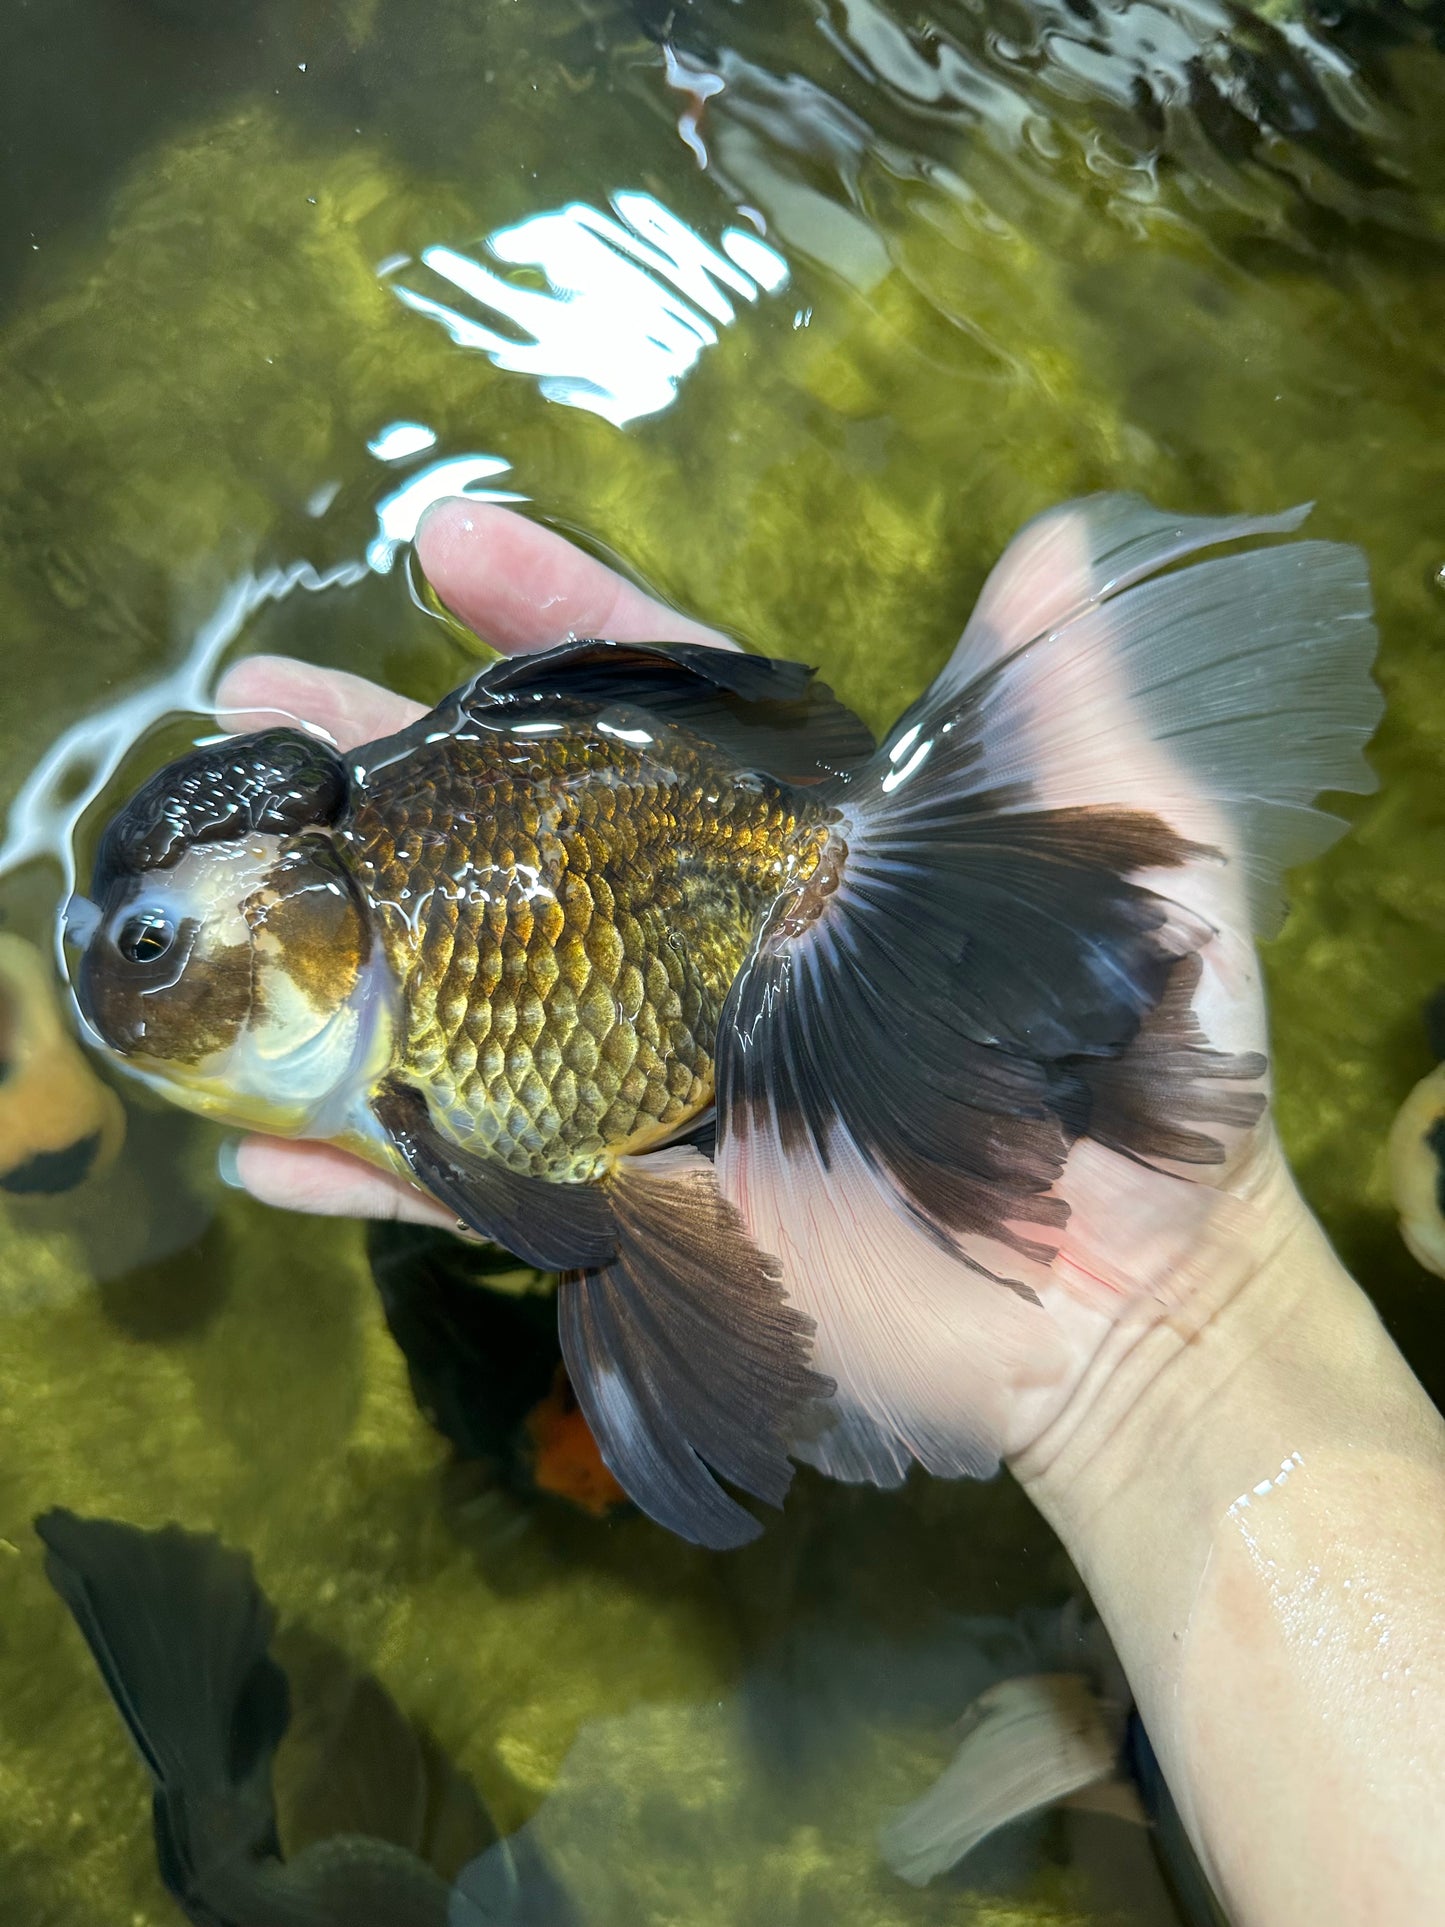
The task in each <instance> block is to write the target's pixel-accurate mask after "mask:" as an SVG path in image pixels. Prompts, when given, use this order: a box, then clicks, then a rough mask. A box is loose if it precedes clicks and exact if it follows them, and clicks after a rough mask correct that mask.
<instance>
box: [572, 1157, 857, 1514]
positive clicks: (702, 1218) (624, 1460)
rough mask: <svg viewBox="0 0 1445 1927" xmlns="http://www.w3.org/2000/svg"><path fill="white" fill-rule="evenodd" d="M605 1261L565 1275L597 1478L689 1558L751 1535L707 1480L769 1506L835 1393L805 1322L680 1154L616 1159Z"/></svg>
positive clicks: (728, 1211)
mask: <svg viewBox="0 0 1445 1927" xmlns="http://www.w3.org/2000/svg"><path fill="white" fill-rule="evenodd" d="M606 1191H607V1197H608V1201H609V1203H610V1206H611V1210H612V1215H613V1219H614V1223H615V1227H616V1239H617V1251H616V1255H615V1257H613V1258H611V1259H610V1261H609V1262H607V1263H605V1264H603V1265H601V1266H599V1267H598V1268H596V1269H594V1270H591V1271H588V1272H585V1273H582V1274H580V1275H577V1276H572V1277H568V1278H567V1279H565V1280H564V1281H563V1284H562V1288H561V1292H560V1295H559V1302H558V1312H559V1320H560V1328H561V1335H562V1353H563V1357H564V1359H565V1361H566V1365H567V1371H568V1375H569V1376H570V1378H571V1380H572V1385H573V1389H574V1390H575V1392H576V1394H577V1399H578V1403H579V1404H580V1405H581V1407H582V1411H583V1414H584V1416H585V1417H586V1420H587V1423H588V1425H589V1426H590V1428H591V1430H592V1433H593V1436H594V1437H595V1438H596V1440H597V1443H598V1446H599V1447H600V1449H601V1452H602V1456H603V1459H604V1460H605V1461H606V1463H607V1466H608V1468H609V1469H610V1470H611V1472H612V1473H613V1474H614V1476H615V1477H616V1478H617V1479H618V1480H619V1481H620V1483H621V1484H622V1485H623V1486H624V1488H625V1489H626V1491H627V1493H628V1495H629V1496H630V1497H631V1498H632V1499H633V1501H634V1502H635V1503H636V1504H637V1505H639V1506H640V1507H641V1508H642V1510H643V1511H644V1512H646V1513H648V1514H649V1516H650V1517H652V1518H653V1519H655V1520H657V1522H658V1523H659V1524H660V1525H664V1526H667V1527H668V1528H669V1529H670V1530H671V1531H673V1532H676V1533H678V1534H679V1535H680V1536H681V1537H682V1538H685V1539H690V1540H693V1541H695V1542H696V1543H698V1544H701V1545H707V1546H715V1547H725V1546H737V1545H742V1544H744V1543H745V1542H746V1541H748V1540H749V1539H753V1538H756V1536H757V1534H758V1532H759V1531H760V1530H761V1528H760V1526H759V1524H758V1522H757V1520H756V1519H754V1518H753V1516H752V1514H751V1513H749V1512H747V1511H745V1510H744V1509H743V1507H742V1506H740V1505H739V1504H738V1503H737V1502H736V1501H735V1500H734V1499H731V1498H730V1497H729V1496H728V1495H727V1494H726V1493H725V1492H724V1491H723V1490H722V1488H721V1487H720V1486H719V1485H718V1483H717V1481H716V1480H715V1479H714V1478H713V1476H712V1473H711V1472H710V1471H709V1470H708V1467H712V1468H713V1470H715V1471H716V1472H717V1473H718V1474H719V1475H720V1476H721V1477H723V1478H725V1479H727V1480H729V1481H730V1482H731V1483H732V1484H734V1485H737V1486H739V1487H741V1488H742V1489H743V1490H744V1491H746V1492H750V1493H752V1494H753V1495H755V1496H756V1497H758V1498H761V1499H765V1500H767V1501H769V1502H770V1503H772V1504H774V1505H777V1504H781V1502H782V1499H783V1497H784V1494H785V1493H786V1492H787V1489H788V1486H789V1484H790V1482H791V1480H792V1471H793V1468H792V1465H791V1463H790V1460H789V1447H790V1446H791V1445H792V1443H793V1442H794V1440H795V1439H796V1438H797V1437H798V1436H799V1434H800V1432H801V1431H802V1430H803V1429H804V1414H805V1411H806V1409H807V1407H808V1406H810V1405H811V1404H812V1403H813V1402H814V1401H815V1400H818V1399H821V1398H824V1397H827V1396H828V1395H830V1394H831V1392H832V1389H833V1387H832V1384H831V1381H829V1380H827V1379H824V1378H821V1377H820V1376H819V1375H818V1374H817V1373H815V1372H814V1371H813V1370H812V1368H811V1365H810V1363H809V1359H810V1355H811V1349H812V1344H811V1341H812V1330H813V1327H812V1321H811V1319H809V1318H807V1317H806V1316H804V1315H803V1314H802V1313H801V1312H799V1311H797V1310H795V1309H794V1308H793V1307H791V1306H790V1305H789V1304H788V1303H787V1302H786V1300H785V1298H784V1294H783V1289H782V1283H781V1276H780V1271H779V1267H778V1264H777V1261H776V1260H775V1259H773V1258H772V1257H770V1256H768V1255H767V1254H766V1253H764V1252H763V1251H761V1250H760V1249H759V1248H758V1247H757V1246H756V1245H755V1244H754V1243H753V1242H752V1241H751V1239H750V1238H749V1237H748V1235H747V1232H746V1231H745V1230H744V1228H743V1224H742V1221H741V1219H740V1218H739V1216H738V1214H737V1212H736V1211H735V1210H734V1209H733V1207H732V1206H731V1205H730V1204H728V1203H727V1201H726V1200H725V1199H724V1198H723V1197H722V1196H721V1194H720V1192H719V1190H718V1187H717V1182H716V1179H715V1177H714V1174H713V1170H712V1167H711V1165H710V1164H709V1163H708V1161H707V1159H706V1158H705V1157H703V1156H702V1155H701V1154H700V1153H699V1152H697V1151H696V1150H693V1149H689V1148H685V1147H676V1148H673V1149H669V1150H665V1151H658V1152H654V1153H652V1154H651V1155H650V1156H648V1157H645V1158H635V1159H634V1158H626V1159H623V1160H622V1162H621V1164H620V1165H619V1167H618V1169H617V1171H616V1173H615V1174H614V1176H613V1177H612V1178H611V1179H610V1180H609V1181H608V1183H607V1186H606Z"/></svg>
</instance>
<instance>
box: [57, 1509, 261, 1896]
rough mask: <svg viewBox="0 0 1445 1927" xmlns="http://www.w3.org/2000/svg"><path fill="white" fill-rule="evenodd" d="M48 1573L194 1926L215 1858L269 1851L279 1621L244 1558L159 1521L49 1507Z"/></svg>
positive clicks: (165, 1868) (171, 1885)
mask: <svg viewBox="0 0 1445 1927" xmlns="http://www.w3.org/2000/svg"><path fill="white" fill-rule="evenodd" d="M35 1529H36V1531H37V1532H38V1534H39V1535H40V1538H41V1539H42V1541H43V1542H44V1544H45V1548H46V1556H45V1571H46V1575H47V1577H48V1578H49V1580H50V1583H51V1584H52V1585H53V1586H54V1587H55V1590H56V1591H57V1592H58V1593H59V1594H60V1596H61V1598H62V1599H63V1600H64V1601H65V1604H66V1605H67V1606H68V1607H69V1609H70V1612H71V1615H72V1617H73V1618H74V1620H75V1623H76V1625H77V1626H78V1627H79V1628H80V1630H81V1632H82V1634H83V1635H84V1637H85V1641H86V1644H87V1645H88V1646H89V1647H90V1650H91V1653H92V1655H93V1656H94V1659H95V1663H96V1665H97V1666H98V1667H99V1668H100V1672H101V1675H102V1677H103V1678H104V1680H105V1683H106V1686H107V1687H108V1688H109V1691H110V1696H111V1698H112V1699H113V1700H114V1701H115V1704H116V1707H117V1709H118V1711H119V1712H120V1715H121V1717H122V1718H123V1719H124V1721H125V1723H126V1725H127V1727H128V1728H129V1729H130V1735H131V1738H132V1739H133V1740H134V1741H135V1744H136V1746H137V1748H138V1749H139V1751H140V1755H141V1758H142V1759H143V1760H144V1762H145V1764H146V1767H147V1769H148V1770H149V1772H150V1775H151V1778H152V1780H153V1781H154V1783H155V1794H154V1818H155V1832H156V1852H157V1856H158V1859H159V1862H160V1870H161V1877H162V1879H163V1880H164V1881H165V1883H166V1886H167V1888H168V1889H169V1890H170V1892H171V1893H172V1894H173V1895H174V1896H175V1898H176V1899H177V1900H178V1901H179V1902H180V1904H181V1905H182V1906H183V1907H184V1908H185V1910H186V1912H187V1914H188V1915H189V1917H190V1918H191V1919H192V1920H193V1921H197V1922H209V1921H211V1920H213V1919H216V1918H217V1917H216V1916H215V1915H213V1914H212V1913H211V1912H210V1909H209V1908H208V1906H207V1905H206V1903H205V1901H204V1899H203V1898H202V1895H203V1893H204V1891H205V1890H206V1889H207V1887H208V1886H210V1884H211V1881H210V1872H211V1870H213V1869H214V1868H215V1867H216V1866H217V1865H218V1864H220V1863H222V1862H224V1863H227V1864H230V1865H232V1866H236V1867H238V1868H239V1867H240V1866H244V1865H245V1864H246V1863H248V1862H255V1861H257V1860H263V1859H269V1858H273V1857H278V1856H279V1854H280V1846H279V1843H278V1841H277V1837H276V1818H275V1806H274V1801H273V1797H272V1789H271V1763H272V1759H273V1757H274V1754H275V1751H276V1748H277V1746H278V1745H279V1743H280V1740H281V1736H282V1734H283V1733H284V1732H285V1730H286V1725H287V1720H288V1716H289V1706H288V1695H287V1688H286V1679H285V1675H284V1674H283V1673H282V1672H281V1670H280V1668H279V1667H278V1666H277V1665H276V1664H275V1662H274V1661H273V1660H272V1659H271V1658H270V1657H269V1654H268V1650H267V1649H268V1647H269V1645H270V1642H271V1634H272V1630H273V1626H274V1619H275V1615H274V1613H273V1612H272V1609H271V1607H270V1605H269V1604H268V1602H267V1601H266V1599H265V1597H264V1595H263V1594H262V1592H261V1590H260V1588H259V1587H258V1586H257V1584H256V1580H255V1577H254V1575H253V1573H252V1570H251V1562H250V1560H249V1559H248V1558H246V1557H245V1556H244V1555H243V1554H241V1553H238V1552H232V1551H230V1550H228V1549H227V1548H226V1547H225V1546H223V1545H222V1544H221V1543H220V1541H219V1540H217V1539H212V1538H202V1537H200V1536H199V1535H196V1534H193V1533H189V1532H183V1531H182V1530H181V1528H180V1527H179V1526H167V1527H165V1528H164V1529H163V1530H161V1531H159V1532H143V1531H141V1530H140V1529H139V1528H138V1527H136V1526H129V1525H121V1524H119V1523H117V1522H115V1521H112V1520H109V1519H81V1518H77V1517H76V1515H75V1514H74V1513H73V1512H66V1511H61V1510H56V1511H53V1512H47V1513H46V1514H44V1516H43V1517H41V1518H39V1519H37V1520H36V1522H35Z"/></svg>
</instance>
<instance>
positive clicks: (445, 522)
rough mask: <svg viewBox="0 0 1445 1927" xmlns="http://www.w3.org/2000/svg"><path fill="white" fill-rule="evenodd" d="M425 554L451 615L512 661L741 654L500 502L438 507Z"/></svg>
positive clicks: (426, 530)
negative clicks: (572, 655)
mask: <svg viewBox="0 0 1445 1927" xmlns="http://www.w3.org/2000/svg"><path fill="white" fill-rule="evenodd" d="M416 550H417V555H418V557H419V559H420V561H421V566H422V568H423V570H424V571H425V573H426V576H427V579H428V581H429V582H430V583H431V585H432V587H433V588H434V589H435V590H436V592H437V594H438V595H439V596H440V597H441V599H442V601H443V602H444V603H445V604H446V605H447V607H448V608H449V609H450V610H452V611H453V613H454V614H456V615H458V616H459V617H460V618H461V620H462V621H463V622H465V623H466V624H467V626H468V627H469V628H471V629H474V630H475V631H476V632H477V634H478V635H479V636H482V637H484V638H485V640H486V641H488V642H490V643H491V644H492V645H493V647H494V648H497V649H502V650H505V651H507V652H508V653H516V652H519V651H523V650H527V649H547V648H550V647H551V645H552V644H553V643H557V642H564V641H566V639H567V638H568V637H569V636H605V637H606V638H607V639H608V640H609V641H612V642H703V643H710V644H712V645H714V646H715V647H717V648H720V649H732V648H735V647H736V644H735V643H733V642H731V641H730V640H729V639H728V638H727V637H726V636H725V635H723V634H722V633H721V632H720V631H719V630H717V629H709V628H707V627H706V626H705V625H704V624H703V623H700V622H693V621H691V620H690V619H689V618H688V617H687V616H682V615H679V614H678V613H677V611H676V610H675V609H669V608H668V607H667V606H666V604H665V603H661V602H657V601H654V599H653V598H652V597H651V596H649V595H644V594H643V592H642V590H641V589H637V588H634V587H633V585H632V584H631V583H630V582H624V581H623V579H622V577H621V576H620V575H618V574H617V573H616V571H615V570H613V569H609V568H608V567H607V565H606V563H605V562H599V561H597V559H596V558H595V557H594V556H590V555H584V554H583V552H582V550H581V549H579V548H575V547H574V546H573V544H572V543H570V542H568V541H567V540H566V539H565V537H563V536H560V535H557V534H555V533H554V532H553V531H552V530H551V529H544V528H542V527H541V526H540V524H538V523H536V522H529V521H528V520H527V518H526V516H524V515H518V514H516V513H515V511H513V510H511V509H504V508H499V507H498V506H497V505H496V504H495V503H490V502H473V501H469V500H467V499H466V498H465V497H461V496H458V497H454V498H453V499H451V500H449V501H445V502H438V503H436V504H435V506H434V507H432V508H430V509H428V510H427V512H426V514H425V515H424V516H423V518H422V522H421V526H420V528H419V529H418V530H417V538H416Z"/></svg>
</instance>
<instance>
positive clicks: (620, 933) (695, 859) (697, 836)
mask: <svg viewBox="0 0 1445 1927" xmlns="http://www.w3.org/2000/svg"><path fill="white" fill-rule="evenodd" d="M499 707H501V708H502V714H501V716H499V717H498V719H497V720H496V722H495V724H494V725H493V726H491V727H488V726H487V724H486V721H485V711H484V710H481V711H480V713H479V714H477V720H476V721H472V720H471V718H470V717H469V718H466V719H464V720H463V721H462V722H461V723H460V724H459V725H458V726H457V727H453V728H449V729H446V728H444V729H440V730H438V729H437V728H436V726H435V724H433V725H432V727H431V728H424V727H422V726H418V728H417V730H416V731H415V732H409V734H410V735H411V736H412V740H410V741H409V742H408V743H407V745H406V747H405V748H404V749H403V750H401V751H400V752H397V751H393V750H390V749H388V750H386V751H384V752H383V753H382V754H381V755H380V756H379V757H377V758H376V760H374V761H373V760H371V759H366V760H365V768H364V772H363V774H362V775H361V777H360V779H359V780H358V782H357V784H356V790H355V802H354V804H353V807H352V809H351V811H350V812H349V814H348V816H347V818H346V820H345V822H344V823H343V824H342V825H340V826H338V829H337V832H336V835H337V838H338V843H339V847H340V848H341V850H342V853H343V856H344V860H345V861H346V863H347V866H348V868H349V870H350V872H351V874H352V876H353V877H354V878H355V879H356V882H357V886H358V888H359V890H360V891H361V892H362V893H363V894H364V896H365V897H366V899H367V901H368V902H369V903H370V904H372V905H373V906H374V907H375V913H376V925H375V927H376V935H377V938H378V940H379V941H380V943H381V944H382V946H383V947H384V949H385V952H386V957H387V964H388V969H389V972H390V975H391V977H392V979H393V981H394V982H395V984H396V985H397V987H398V993H399V1003H398V1024H397V1037H396V1062H397V1064H398V1065H399V1066H403V1067H404V1068H405V1071H406V1074H407V1075H409V1076H410V1077H411V1078H412V1079H413V1080H415V1081H417V1082H424V1083H425V1085H426V1089H427V1093H428V1099H429V1101H430V1103H431V1105H432V1107H433V1110H434V1114H435V1115H436V1116H437V1118H438V1120H439V1121H441V1122H442V1123H443V1124H444V1127H445V1128H446V1130H447V1131H448V1132H449V1133H450V1134H451V1135H452V1136H454V1137H455V1138H456V1139H457V1140H458V1141H460V1142H463V1143H466V1144H468V1145H470V1146H473V1147H475V1148H476V1149H477V1150H479V1151H481V1152H482V1153H483V1154H484V1155H486V1156H487V1157H489V1158H492V1159H495V1160H496V1161H497V1162H498V1163H500V1164H502V1165H504V1166H505V1167H506V1168H507V1169H508V1170H511V1171H516V1172H519V1173H521V1174H523V1175H525V1176H528V1177H532V1178H540V1179H545V1180H547V1181H549V1182H552V1183H579V1182H581V1183H585V1182H588V1181H590V1180H593V1179H597V1178H600V1177H602V1176H604V1175H605V1174H606V1172H607V1171H608V1169H609V1168H610V1165H611V1163H612V1162H613V1161H614V1160H615V1159H616V1158H617V1157H618V1156H619V1155H625V1154H627V1153H630V1152H633V1151H640V1150H644V1149H646V1148H647V1147H648V1146H649V1145H651V1144H653V1143H655V1142H657V1141H659V1140H660V1139H662V1138H664V1137H665V1136H666V1135H668V1134H669V1133H670V1132H672V1131H675V1130H676V1129H678V1128H679V1127H681V1126H682V1125H684V1124H685V1123H686V1122H687V1121H688V1120H689V1119H691V1118H694V1117H696V1116H698V1114H699V1113H700V1112H701V1111H703V1110H704V1109H705V1108H706V1107H707V1106H708V1105H709V1104H711V1102H712V1097H713V1052H714V1043H715V1039H716V1037H717V1032H718V1025H719V1023H720V1021H721V1018H722V1011H723V1005H724V1004H725V1002H726V1000H727V995H728V992H729V990H730V989H731V988H732V984H733V980H734V979H735V978H736V976H737V974H738V971H739V970H740V968H741V967H742V963H743V959H744V957H745V956H746V955H747V952H748V949H749V947H750V946H751V944H752V941H753V939H754V938H755V936H756V934H757V932H758V929H759V927H760V926H761V924H762V921H763V919H764V917H765V915H766V913H767V911H768V910H769V908H770V907H771V905H772V903H773V901H774V900H775V899H776V897H777V896H778V895H779V892H780V890H781V889H783V888H786V887H788V886H789V885H790V884H792V883H793V881H794V880H795V879H797V878H801V877H803V876H806V875H807V874H810V873H811V870H812V868H814V867H816V864H817V861H818V855H819V850H820V846H821V840H822V838H823V837H824V836H825V835H826V825H825V824H820V823H819V822H818V821H817V818H818V815H819V812H818V811H817V809H816V808H813V809H811V810H810V809H809V807H808V804H807V801H806V798H805V796H804V795H803V794H802V793H796V792H792V791H790V790H789V789H788V787H787V786H785V785H783V784H781V783H779V782H776V781H774V780H772V779H771V778H769V777H767V776H766V775H763V774H760V773H758V772H755V771H749V770H744V769H739V768H738V766H737V765H736V763H735V762H734V761H732V760H731V759H730V758H728V757H727V756H725V755H723V754H722V753H720V752H719V751H717V750H715V749H714V748H713V747H712V746H711V745H710V744H708V743H707V742H705V741H703V740H702V739H701V738H699V737H696V736H694V735H692V734H691V733H690V732H689V731H687V730H685V729H681V728H677V727H665V726H663V725H660V724H659V723H658V722H656V721H655V720H653V719H652V718H650V717H649V716H648V715H647V714H646V712H644V711H641V710H638V709H635V708H630V707H628V708H624V707H622V706H613V707H612V708H611V710H610V716H609V711H606V710H604V711H601V712H597V713H594V714H586V713H582V714H579V715H576V716H572V717H568V718H566V719H560V718H559V719H555V720H553V721H552V722H550V723H543V724H541V725H540V727H539V726H538V724H536V723H534V722H532V721H530V720H529V719H528V716H527V712H526V708H525V707H523V708H521V709H517V708H515V707H513V706H511V705H504V706H499ZM476 713H477V711H476V710H474V714H476ZM468 722H470V723H471V726H470V727H468V726H467V725H468ZM362 755H363V758H365V752H363V753H362Z"/></svg>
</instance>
